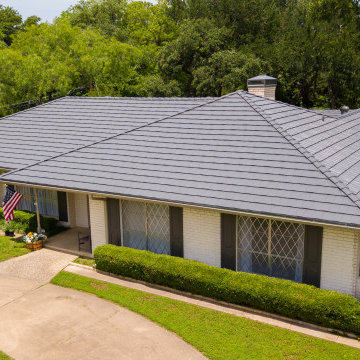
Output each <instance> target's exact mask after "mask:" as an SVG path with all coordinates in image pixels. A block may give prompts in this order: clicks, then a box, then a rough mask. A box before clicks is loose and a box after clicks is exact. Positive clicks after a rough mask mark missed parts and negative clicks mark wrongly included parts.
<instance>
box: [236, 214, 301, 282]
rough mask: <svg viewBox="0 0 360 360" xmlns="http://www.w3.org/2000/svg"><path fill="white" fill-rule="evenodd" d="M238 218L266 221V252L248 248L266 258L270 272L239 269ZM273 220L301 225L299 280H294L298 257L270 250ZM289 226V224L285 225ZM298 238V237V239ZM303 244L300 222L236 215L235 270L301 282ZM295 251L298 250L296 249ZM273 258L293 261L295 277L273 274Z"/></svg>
mask: <svg viewBox="0 0 360 360" xmlns="http://www.w3.org/2000/svg"><path fill="white" fill-rule="evenodd" d="M240 218H248V219H250V221H254V220H258V221H259V220H260V221H265V222H266V223H267V232H266V238H267V241H266V243H267V248H266V249H267V251H266V252H262V251H257V250H255V251H253V250H252V249H251V250H250V254H251V255H252V254H257V255H260V256H264V257H266V258H267V265H268V267H269V269H270V274H264V273H259V272H254V271H252V272H249V271H245V270H242V269H240V266H241V260H240V233H239V232H240V231H239V230H240ZM273 222H278V223H284V224H291V225H292V226H301V227H302V230H301V232H302V236H301V242H302V243H301V265H300V266H301V281H298V280H296V267H297V266H298V265H297V263H298V259H297V258H296V255H297V254H296V255H295V256H294V257H293V256H282V255H279V254H275V253H274V251H272V249H274V245H275V243H274V236H273V233H274V232H273V229H272V224H273ZM252 226H253V225H252ZM287 226H289V225H287ZM252 240H253V238H251V241H252ZM298 240H299V239H298ZM304 244H305V225H304V224H302V223H297V222H294V221H284V220H276V219H271V218H262V217H258V216H247V215H236V271H243V272H247V273H249V274H259V275H263V276H269V277H274V278H279V279H286V280H291V281H295V282H299V283H302V279H303V266H304ZM296 246H299V245H298V244H296ZM251 248H252V246H251ZM297 251H299V250H298V249H297ZM274 259H285V260H289V261H295V264H296V265H295V277H294V278H292V279H289V278H286V277H279V276H274V275H273V266H274V265H273V264H274V261H273V260H274Z"/></svg>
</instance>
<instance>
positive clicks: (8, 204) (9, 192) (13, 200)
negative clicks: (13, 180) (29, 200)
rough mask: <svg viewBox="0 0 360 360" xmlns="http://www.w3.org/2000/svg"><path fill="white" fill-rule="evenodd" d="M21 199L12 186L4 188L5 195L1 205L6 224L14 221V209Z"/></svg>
mask: <svg viewBox="0 0 360 360" xmlns="http://www.w3.org/2000/svg"><path fill="white" fill-rule="evenodd" d="M22 197H23V196H22V195H21V194H20V193H18V192H17V191H15V189H14V188H13V187H12V186H10V185H7V186H6V193H5V196H4V200H3V204H2V206H3V210H4V218H5V221H6V222H8V221H9V220H14V209H15V208H16V206H17V204H18V203H19V201H20V200H21V199H22Z"/></svg>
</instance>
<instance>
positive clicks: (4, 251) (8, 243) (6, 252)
mask: <svg viewBox="0 0 360 360" xmlns="http://www.w3.org/2000/svg"><path fill="white" fill-rule="evenodd" d="M28 252H29V250H28V249H27V248H26V245H25V243H24V242H23V241H22V240H19V239H15V238H11V237H8V236H0V261H4V260H8V259H10V258H12V257H15V256H20V255H24V254H27V253H28ZM0 359H1V358H0Z"/></svg>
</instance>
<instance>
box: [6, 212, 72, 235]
mask: <svg viewBox="0 0 360 360" xmlns="http://www.w3.org/2000/svg"><path fill="white" fill-rule="evenodd" d="M14 216H15V220H13V221H9V222H8V223H6V222H5V219H4V212H3V209H2V208H1V209H0V228H1V229H2V230H3V231H5V230H12V231H16V232H17V233H20V234H26V233H28V232H30V231H32V232H36V231H37V219H36V214H34V213H31V212H29V211H21V210H15V211H14ZM40 223H41V227H42V228H43V229H44V230H45V233H46V235H47V236H52V235H55V234H58V233H59V232H61V231H63V230H65V229H66V228H63V227H60V226H58V225H57V223H58V221H57V220H56V219H54V218H48V217H43V216H40Z"/></svg>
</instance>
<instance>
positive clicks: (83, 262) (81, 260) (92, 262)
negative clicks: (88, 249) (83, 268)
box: [73, 257, 95, 266]
mask: <svg viewBox="0 0 360 360" xmlns="http://www.w3.org/2000/svg"><path fill="white" fill-rule="evenodd" d="M73 262H74V263H76V264H81V265H87V266H94V265H95V260H94V259H86V258H81V257H79V258H77V259H75V260H74V261H73Z"/></svg>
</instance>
